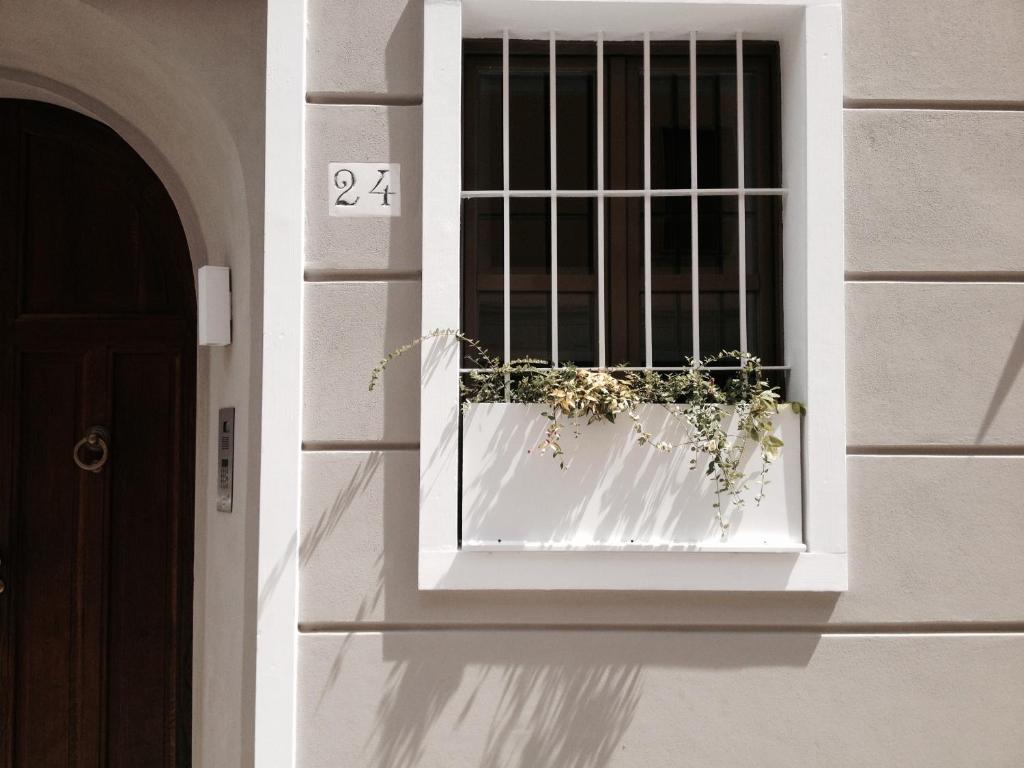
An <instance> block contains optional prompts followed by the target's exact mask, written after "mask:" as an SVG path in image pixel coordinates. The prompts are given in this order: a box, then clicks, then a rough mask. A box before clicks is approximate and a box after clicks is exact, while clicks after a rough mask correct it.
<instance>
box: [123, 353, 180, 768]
mask: <svg viewBox="0 0 1024 768" xmlns="http://www.w3.org/2000/svg"><path fill="white" fill-rule="evenodd" d="M178 368H179V366H178V360H177V356H175V355H169V354H145V353H132V352H124V353H114V354H113V355H112V359H111V371H112V375H111V382H112V387H111V396H112V402H113V421H112V424H111V436H112V441H113V443H114V456H115V459H114V460H113V462H112V464H111V468H110V469H111V474H110V482H111V505H110V508H111V520H110V559H109V567H110V574H109V585H110V586H109V590H110V606H111V607H110V618H109V625H108V626H109V639H108V644H109V657H110V660H111V661H110V668H109V671H108V681H109V682H108V685H109V689H108V713H109V714H108V718H109V726H108V734H109V739H110V754H111V757H112V759H111V761H110V763H109V764H110V766H112V767H114V766H125V768H130V767H132V766H138V765H142V764H147V763H146V760H150V761H152V760H153V755H159V754H164V755H166V756H167V758H168V759H167V762H166V764H167V765H173V760H172V759H171V757H172V754H173V746H174V744H173V740H170V741H168V740H167V736H168V734H167V728H166V723H167V722H168V721H170V720H172V719H173V706H174V683H175V680H176V667H177V665H176V664H175V661H174V656H175V652H176V650H177V643H176V639H175V637H174V632H173V627H172V626H171V625H170V621H169V619H170V617H171V616H173V615H174V613H175V611H174V608H175V606H174V601H175V597H176V595H175V592H176V589H175V584H174V582H173V574H174V562H175V560H176V559H177V552H176V541H175V539H176V531H175V529H174V518H175V515H174V510H175V508H176V505H177V504H178V501H179V493H178V489H177V488H176V487H175V481H176V479H177V478H178V477H180V471H179V467H178V465H177V464H178V462H177V453H178V451H176V450H175V448H176V444H177V438H178V436H177V434H176V430H175V428H174V425H175V424H176V423H177V421H178V418H179V404H178V392H179V382H178Z"/></svg>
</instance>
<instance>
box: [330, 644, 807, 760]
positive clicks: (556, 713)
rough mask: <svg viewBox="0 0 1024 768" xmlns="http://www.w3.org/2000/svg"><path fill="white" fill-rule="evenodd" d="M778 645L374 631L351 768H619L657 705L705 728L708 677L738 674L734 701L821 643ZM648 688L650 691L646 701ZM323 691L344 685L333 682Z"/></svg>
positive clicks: (803, 661) (710, 692)
mask: <svg viewBox="0 0 1024 768" xmlns="http://www.w3.org/2000/svg"><path fill="white" fill-rule="evenodd" d="M777 637H778V638H779V639H776V640H775V641H774V642H772V641H769V642H765V638H764V637H763V636H756V635H748V634H735V633H734V634H731V635H727V634H718V633H704V632H698V633H675V632H631V631H590V630H583V631H572V630H545V631H536V630H505V631H482V630H455V631H450V632H401V633H385V635H384V637H383V638H382V642H383V664H384V666H385V668H386V669H387V670H388V672H387V677H386V681H385V684H384V686H383V690H382V691H381V693H380V698H379V700H378V701H377V702H376V703H375V704H372V703H369V702H368V703H367V705H368V706H375V711H374V718H373V720H374V723H375V726H374V729H373V731H372V733H371V734H370V735H369V736H368V738H367V740H366V743H365V744H364V745H363V746H362V752H363V757H362V762H361V764H364V765H367V766H373V767H374V768H411V767H412V766H417V765H421V764H424V763H425V762H431V761H432V762H437V761H438V760H439V759H447V760H449V761H450V762H449V763H448V764H451V765H473V766H480V768H601V766H606V765H608V764H610V763H611V762H612V761H613V758H615V757H616V756H620V757H621V755H622V754H625V755H626V756H627V759H628V755H629V753H630V752H631V751H632V750H635V749H636V748H637V747H638V746H639V742H640V741H641V740H642V739H644V738H646V736H645V734H647V726H646V723H647V722H648V720H649V719H652V718H653V719H654V720H655V721H657V718H658V715H657V713H656V712H655V711H654V710H655V709H660V708H661V707H663V706H664V705H665V704H669V705H671V707H672V711H673V714H672V717H673V718H677V719H679V720H681V721H683V722H686V721H688V720H694V721H700V720H702V719H706V718H707V708H708V706H709V704H708V699H709V698H710V699H712V700H713V698H714V695H715V690H716V689H714V687H713V685H714V684H713V681H714V679H715V674H714V673H715V672H716V671H717V670H721V669H736V670H744V672H743V673H741V675H740V676H739V677H738V678H737V681H738V682H737V683H736V684H735V685H734V686H733V689H732V691H733V692H732V693H731V694H729V695H730V696H738V697H742V688H743V686H744V682H743V681H744V680H746V679H748V678H746V677H745V675H746V674H747V671H751V677H750V678H749V681H750V684H752V685H756V684H757V681H756V676H757V675H758V674H759V673H758V672H757V671H756V670H758V669H759V668H762V667H773V668H774V667H780V666H782V667H793V668H802V667H805V666H806V665H807V663H808V661H809V660H810V658H811V657H812V656H813V654H814V652H815V649H816V647H817V644H818V641H819V639H820V636H818V635H815V634H794V635H787V636H784V637H782V636H777ZM655 671H656V677H655V678H653V679H651V680H650V681H649V680H648V676H649V675H650V674H651V673H652V672H655ZM651 683H653V684H654V685H656V688H655V689H654V690H651V691H646V692H645V688H646V687H648V685H649V684H651ZM330 684H331V685H333V686H334V687H338V686H343V685H344V680H343V679H341V678H338V679H335V680H334V681H332V682H331V683H330ZM666 685H667V686H668V689H667V690H668V692H669V694H670V696H671V698H670V699H669V700H667V701H666V700H665V699H664V696H665V693H666V687H665V686H666ZM717 705H722V706H724V705H725V703H724V702H722V701H718V702H717ZM737 705H738V708H739V710H742V709H743V704H742V703H741V702H737ZM710 706H715V704H712V705H710ZM662 714H664V713H662ZM749 714H750V715H751V716H756V713H754V712H750V713H749ZM684 730H685V729H684ZM648 735H649V734H648ZM339 737H340V738H344V735H340V736H339Z"/></svg>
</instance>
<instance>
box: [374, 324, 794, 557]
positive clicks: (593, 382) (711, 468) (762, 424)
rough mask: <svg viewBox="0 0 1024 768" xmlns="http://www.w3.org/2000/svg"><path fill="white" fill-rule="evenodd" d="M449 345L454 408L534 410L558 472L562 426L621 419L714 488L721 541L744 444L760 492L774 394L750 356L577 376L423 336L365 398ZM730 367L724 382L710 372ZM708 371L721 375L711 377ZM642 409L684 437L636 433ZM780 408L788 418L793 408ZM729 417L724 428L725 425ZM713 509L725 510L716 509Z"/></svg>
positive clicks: (739, 486) (744, 480) (773, 450)
mask: <svg viewBox="0 0 1024 768" xmlns="http://www.w3.org/2000/svg"><path fill="white" fill-rule="evenodd" d="M437 338H450V339H456V340H458V341H461V342H462V343H463V344H465V345H466V350H467V357H468V359H469V362H470V363H471V364H472V365H473V366H474V367H472V368H471V369H470V370H469V371H467V372H465V373H464V374H463V375H462V376H460V377H459V389H460V392H459V394H460V400H461V402H462V407H463V408H465V407H467V406H468V405H469V404H471V403H504V402H508V403H539V404H541V405H543V406H544V411H543V415H544V416H545V417H546V418H547V420H548V424H547V426H546V428H545V431H544V434H543V436H542V437H541V438H540V440H539V442H538V444H537V446H536V448H535V450H536V451H537V452H539V453H548V452H550V454H551V455H552V456H553V457H554V458H555V459H556V460H557V461H558V462H559V465H560V466H561V467H562V469H565V467H566V464H565V452H564V450H563V448H562V439H563V433H564V430H565V429H566V427H567V426H571V427H572V431H573V434H574V435H575V436H576V437H579V436H580V434H581V425H582V424H583V423H586V424H593V423H595V422H599V421H608V422H612V423H614V422H615V420H616V418H618V417H620V416H625V417H626V418H628V419H630V420H631V421H632V428H633V432H634V434H635V436H636V441H637V442H638V443H639V444H640V445H647V446H651V447H652V448H654V449H656V450H658V451H662V452H665V453H671V452H673V451H676V450H684V451H687V452H688V453H689V465H690V468H691V469H697V468H698V467H702V468H703V471H704V474H705V475H706V476H707V477H709V478H711V480H712V481H713V482H714V483H715V490H716V501H715V503H714V508H715V519H716V521H717V523H718V525H719V529H720V530H721V533H722V536H723V537H724V536H725V535H726V533H727V532H728V528H729V519H728V517H729V516H728V515H727V514H726V509H727V508H728V507H730V506H740V505H742V504H743V503H744V500H743V493H744V491H745V490H746V489H747V488H748V486H749V483H750V482H751V480H752V479H753V478H752V477H750V476H748V475H747V474H745V473H744V472H743V469H742V467H741V462H742V458H743V455H744V452H745V451H746V449H747V447H748V446H749V445H751V444H753V445H754V446H756V448H757V450H758V451H759V452H760V459H761V465H760V472H759V473H758V476H757V482H758V486H759V487H758V492H757V494H756V496H755V497H754V500H755V503H758V504H759V503H760V502H761V500H762V498H763V496H764V490H765V486H766V485H767V484H768V479H767V475H768V468H769V465H770V464H771V463H772V461H774V460H775V459H776V458H777V457H778V455H779V451H780V449H781V448H782V446H783V443H782V440H781V439H780V438H779V437H778V435H776V434H775V425H774V421H773V419H774V416H775V415H776V414H777V413H778V412H779V406H780V396H779V390H778V388H777V387H774V386H772V385H771V383H770V382H769V381H767V380H766V379H765V377H764V371H763V369H762V367H761V361H760V360H759V359H758V358H757V357H754V356H752V355H749V354H743V353H741V352H738V351H735V350H726V351H722V352H719V353H717V354H715V355H711V356H710V357H705V358H703V359H700V360H695V359H692V358H688V359H687V366H688V367H687V368H685V369H684V370H681V371H651V370H643V371H637V370H629V369H626V368H625V367H622V366H618V367H611V368H606V369H594V368H579V367H577V366H575V365H572V364H566V365H561V366H559V367H557V368H551V367H544V364H545V362H546V361H544V360H538V359H533V358H519V359H514V360H509V361H507V362H505V361H502V360H500V359H498V358H496V357H494V356H493V355H491V354H490V353H489V352H488V351H487V350H486V348H485V347H484V346H483V345H482V344H481V343H480V342H479V341H477V340H475V339H472V338H469V337H468V336H466V335H465V334H464V333H462V332H461V331H458V330H456V329H450V328H444V329H436V330H434V331H431V332H430V333H428V334H425V335H424V336H421V337H419V338H417V339H413V340H412V341H411V342H409V343H408V344H405V345H403V346H401V347H399V348H398V349H396V350H394V351H393V352H391V353H390V354H388V356H387V357H385V358H384V359H383V360H381V361H380V363H378V364H377V366H376V367H375V368H374V369H373V372H372V373H371V376H370V390H373V389H374V388H375V387H376V386H377V384H378V383H379V381H380V378H381V376H382V375H383V374H384V372H385V370H386V369H387V367H388V365H389V364H390V363H391V362H392V361H393V360H394V359H395V358H397V357H399V356H401V355H403V354H405V353H406V352H408V351H410V350H411V349H413V348H414V347H416V346H417V345H419V344H421V343H423V342H425V341H427V340H430V339H437ZM726 365H732V366H734V370H731V371H730V372H729V373H730V375H729V376H728V377H726V376H724V375H719V376H718V377H717V378H716V371H713V370H712V367H715V366H721V367H725V366H726ZM717 373H719V374H721V373H722V372H721V371H718V372H717ZM645 403H656V404H661V405H663V406H664V407H665V408H666V409H668V411H669V412H670V413H671V414H672V416H673V417H675V418H677V419H679V420H680V422H681V423H682V425H683V427H684V430H683V432H684V439H683V440H681V441H678V442H672V441H669V440H666V439H663V438H659V436H656V435H653V434H652V433H651V432H649V431H648V430H647V429H646V428H645V427H644V425H643V423H642V421H641V419H640V416H639V414H638V408H639V406H640V405H642V404H645ZM790 406H791V407H792V408H793V409H794V410H796V411H797V412H798V413H799V412H801V411H802V410H803V408H802V406H801V405H800V404H799V403H791V404H790ZM733 417H735V421H734V429H733V431H731V432H730V431H729V430H728V429H727V423H728V422H729V421H730V419H732V418H733ZM723 504H724V505H725V507H723Z"/></svg>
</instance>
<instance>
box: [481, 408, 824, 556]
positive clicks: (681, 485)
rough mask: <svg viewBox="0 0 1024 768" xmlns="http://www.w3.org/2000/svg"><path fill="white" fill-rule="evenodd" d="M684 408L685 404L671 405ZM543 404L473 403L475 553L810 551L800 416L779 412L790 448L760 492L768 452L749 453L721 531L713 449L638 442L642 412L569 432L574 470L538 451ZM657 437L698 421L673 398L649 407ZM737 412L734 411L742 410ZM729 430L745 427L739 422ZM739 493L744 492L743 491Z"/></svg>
mask: <svg viewBox="0 0 1024 768" xmlns="http://www.w3.org/2000/svg"><path fill="white" fill-rule="evenodd" d="M670 408H672V409H674V410H678V408H679V407H678V406H670ZM544 410H545V407H544V406H542V405H524V404H507V403H493V404H491V403H488V404H470V405H469V406H468V407H467V409H466V412H465V414H464V416H463V421H462V548H463V550H468V551H472V550H476V551H500V550H505V551H508V550H523V551H633V550H638V551H668V552H671V551H692V552H702V551H711V552H803V551H804V550H805V546H804V543H803V530H802V513H801V478H800V464H801V462H800V416H799V415H798V414H797V413H795V412H794V411H793V409H792V408H791V407H789V406H783V407H782V408H781V409H780V412H779V414H778V415H777V416H776V417H775V419H774V421H775V431H776V434H777V435H778V436H779V437H781V438H782V440H783V442H784V443H785V446H784V447H783V449H782V453H781V455H780V456H779V457H778V458H777V459H776V460H775V461H774V462H772V463H771V464H770V465H769V467H768V474H767V478H766V479H767V485H766V486H765V488H764V497H763V498H762V500H761V501H760V503H758V502H757V501H756V499H755V497H756V496H757V495H758V493H759V492H760V490H761V488H760V481H759V476H760V469H761V456H760V451H759V450H758V448H757V446H756V445H754V444H753V442H752V441H751V442H749V443H748V445H747V447H746V450H745V452H744V455H743V459H742V466H743V471H744V473H745V474H747V475H748V476H750V477H751V480H750V482H749V484H748V487H747V489H746V490H745V491H744V492H743V493H742V494H739V498H740V499H742V503H741V504H737V503H732V504H730V497H729V495H728V494H722V496H721V504H722V510H723V511H724V512H725V514H726V517H727V519H728V521H729V528H728V532H727V535H726V536H725V537H723V536H722V532H721V530H720V528H719V525H718V522H717V520H716V515H715V508H714V504H715V501H716V493H715V487H716V484H715V482H714V480H712V479H711V478H708V477H706V476H705V474H704V469H705V467H706V466H707V460H706V457H705V456H702V455H699V454H697V455H696V456H697V462H698V463H697V466H696V468H694V469H691V468H690V463H689V462H690V460H691V458H693V457H694V456H695V454H694V453H693V452H691V451H688V450H683V449H677V450H675V451H673V452H672V453H665V452H663V451H659V450H657V449H655V448H654V447H652V446H649V445H639V444H637V442H636V434H635V432H634V431H633V422H632V420H631V419H629V417H627V416H625V415H622V416H620V417H619V418H618V419H617V420H616V422H615V423H614V424H612V423H608V422H605V421H602V422H595V423H594V424H586V423H581V424H580V425H579V430H580V435H579V437H578V438H577V437H576V436H575V435H574V430H573V427H572V426H571V425H568V424H567V426H566V428H565V429H564V430H563V433H562V439H561V444H562V447H563V449H564V451H565V457H564V458H565V465H566V468H565V469H561V468H560V466H559V462H558V461H557V460H555V459H553V458H552V457H551V455H550V453H539V452H538V451H537V447H538V445H539V444H540V443H541V441H542V439H543V436H544V430H545V427H546V426H547V424H548V423H549V422H548V419H547V418H546V417H545V416H544V415H543V411H544ZM638 416H639V417H640V420H641V422H642V424H643V426H644V428H645V429H646V430H647V431H649V432H651V433H652V434H653V435H654V436H655V438H656V439H659V440H667V441H669V442H673V443H678V442H682V441H684V440H686V436H687V425H686V422H685V420H684V419H683V418H681V417H680V416H677V415H674V414H673V413H672V412H670V410H669V408H666V407H665V406H662V405H645V406H642V407H641V408H640V410H639V411H638ZM732 421H735V416H733V417H732ZM726 426H727V431H728V432H729V433H730V434H733V433H734V429H733V428H732V427H731V425H729V424H727V425H726ZM734 501H735V500H734Z"/></svg>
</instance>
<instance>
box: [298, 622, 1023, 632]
mask: <svg viewBox="0 0 1024 768" xmlns="http://www.w3.org/2000/svg"><path fill="white" fill-rule="evenodd" d="M299 632H300V633H302V634H309V635H314V634H327V633H330V634H350V633H360V632H362V633H371V632H372V633H377V632H674V633H683V632H689V633H695V632H704V633H710V632H737V633H765V634H816V635H991V634H1024V622H989V621H983V622H982V621H973V622H920V623H898V624H897V623H878V624H872V623H866V624H794V625H792V626H780V625H773V624H768V625H757V624H695V625H693V626H687V625H680V624H452V623H447V624H444V623H433V624H397V623H392V622H361V621H348V622H344V621H339V622H299Z"/></svg>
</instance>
